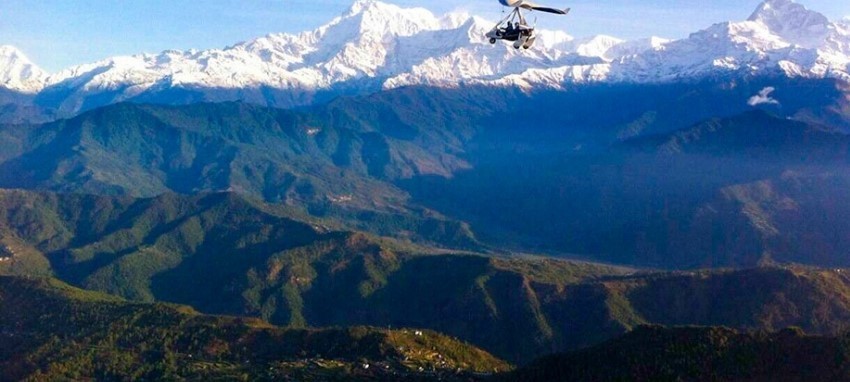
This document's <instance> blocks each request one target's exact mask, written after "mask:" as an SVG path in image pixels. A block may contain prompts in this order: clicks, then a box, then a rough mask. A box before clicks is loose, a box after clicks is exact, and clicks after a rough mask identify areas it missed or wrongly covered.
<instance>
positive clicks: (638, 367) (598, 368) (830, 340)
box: [496, 326, 850, 382]
mask: <svg viewBox="0 0 850 382" xmlns="http://www.w3.org/2000/svg"><path fill="white" fill-rule="evenodd" d="M848 341H850V338H848V337H847V336H841V337H820V336H807V335H805V334H803V332H802V331H801V330H799V329H793V328H791V329H784V330H781V331H779V332H775V333H767V332H752V333H750V332H738V331H735V330H732V329H728V328H722V327H677V328H663V327H658V326H641V327H639V328H637V329H635V330H634V331H632V332H630V333H629V334H626V335H624V336H622V337H620V338H617V339H615V340H612V341H609V342H606V343H604V344H601V345H598V346H594V347H592V348H589V349H584V350H580V351H576V352H572V353H566V354H561V355H554V356H550V357H545V358H543V359H541V360H538V361H536V362H534V363H532V364H530V365H528V366H526V367H523V368H521V369H519V370H516V371H515V372H512V373H509V374H506V375H503V376H499V377H498V378H496V380H504V381H529V382H533V381H547V382H549V381H845V380H848V379H850V347H848V344H850V342H848Z"/></svg>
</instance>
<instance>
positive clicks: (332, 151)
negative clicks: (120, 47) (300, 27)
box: [0, 103, 477, 247]
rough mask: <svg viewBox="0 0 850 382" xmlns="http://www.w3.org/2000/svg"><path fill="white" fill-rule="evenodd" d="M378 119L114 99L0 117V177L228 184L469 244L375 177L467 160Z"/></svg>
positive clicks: (6, 182) (125, 184)
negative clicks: (34, 122)
mask: <svg viewBox="0 0 850 382" xmlns="http://www.w3.org/2000/svg"><path fill="white" fill-rule="evenodd" d="M382 129H388V127H386V126H383V125H381V124H379V123H377V122H376V123H371V122H369V121H359V120H356V119H353V117H345V118H337V117H335V116H334V115H328V116H316V115H313V114H306V113H299V112H293V111H285V110H279V109H272V108H264V107H259V106H252V105H247V104H240V103H224V104H197V105H190V106H184V107H166V106H145V105H135V104H119V105H114V106H110V107H106V108H103V109H98V110H94V111H90V112H87V113H84V114H82V115H79V116H77V117H75V118H72V119H67V120H60V121H56V122H51V123H47V124H43V125H39V126H31V127H27V128H23V127H20V126H15V125H9V126H0V138H2V139H0V141H2V143H0V144H2V145H3V146H2V147H0V148H2V149H4V150H3V151H4V152H3V154H0V187H4V188H20V189H31V190H33V189H35V190H50V191H55V192H82V193H91V194H100V195H127V196H134V197H153V196H157V195H160V194H163V193H180V194H196V193H203V192H224V191H229V192H237V193H240V194H243V195H246V196H248V197H251V198H253V199H258V200H264V201H267V202H272V203H276V204H281V205H284V206H288V207H289V208H293V209H297V210H299V211H301V212H303V213H309V214H310V215H313V216H320V217H327V218H334V219H336V220H340V221H343V222H345V223H347V224H349V225H351V226H352V227H354V228H358V229H366V230H370V231H373V232H376V233H379V234H385V235H393V236H400V237H405V238H413V239H418V240H421V241H432V242H433V241H437V242H441V243H445V244H451V245H454V246H456V247H475V246H477V243H476V242H475V239H474V237H473V236H472V234H471V232H469V230H468V228H467V227H465V226H464V225H463V224H462V223H460V222H457V221H452V220H450V219H446V218H445V217H442V216H441V215H440V214H438V213H436V212H434V211H431V210H427V209H424V208H422V207H421V206H417V205H413V204H411V203H409V200H408V199H409V197H408V195H407V193H406V192H404V191H402V190H400V189H399V188H398V187H396V186H394V185H393V184H392V183H390V182H388V181H387V180H389V179H393V178H395V177H399V176H412V175H414V174H419V175H422V174H442V175H447V174H451V173H452V172H454V171H455V170H456V169H459V168H464V167H466V166H468V165H467V164H465V162H464V161H463V160H462V159H460V158H459V157H457V156H456V155H454V154H452V152H456V151H457V149H454V148H452V147H450V146H451V144H450V143H447V142H450V141H451V139H449V140H448V141H446V140H445V139H444V140H436V139H426V138H421V139H419V140H416V141H415V142H414V141H410V140H409V139H407V138H404V137H394V136H393V135H392V133H391V132H384V131H382ZM444 138H445V137H444ZM446 139H448V138H446Z"/></svg>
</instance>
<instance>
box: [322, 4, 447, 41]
mask: <svg viewBox="0 0 850 382" xmlns="http://www.w3.org/2000/svg"><path fill="white" fill-rule="evenodd" d="M440 24H441V23H440V20H439V19H437V18H436V17H435V16H434V14H433V13H431V12H430V11H428V10H427V9H424V8H401V7H399V6H397V5H394V4H387V3H383V2H380V1H375V0H357V1H355V2H354V4H353V5H352V6H351V8H349V10H348V12H346V13H345V14H343V15H342V16H341V17H339V18H337V19H335V20H334V21H332V22H331V23H330V25H328V27H332V26H335V25H344V26H345V27H346V28H350V29H347V30H344V32H346V34H349V33H350V32H359V33H375V34H378V35H381V36H383V35H394V36H412V35H414V34H416V33H419V32H421V31H425V30H434V29H438V28H439V27H440Z"/></svg>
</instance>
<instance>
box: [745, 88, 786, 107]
mask: <svg viewBox="0 0 850 382" xmlns="http://www.w3.org/2000/svg"><path fill="white" fill-rule="evenodd" d="M774 90H776V88H774V87H773V86H768V87H766V88H764V89H761V91H760V92H759V94H756V95H754V96H752V97H750V100H749V101H747V105H750V106H756V105H763V104H768V105H779V101H777V100H775V99H773V98H770V93H773V91H774Z"/></svg>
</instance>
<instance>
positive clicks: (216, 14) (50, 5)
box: [0, 0, 850, 71]
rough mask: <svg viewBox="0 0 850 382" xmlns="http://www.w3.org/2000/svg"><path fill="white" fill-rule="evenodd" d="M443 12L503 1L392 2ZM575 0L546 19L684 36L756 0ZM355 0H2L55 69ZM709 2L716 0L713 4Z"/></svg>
mask: <svg viewBox="0 0 850 382" xmlns="http://www.w3.org/2000/svg"><path fill="white" fill-rule="evenodd" d="M384 1H385V2H389V3H394V4H398V5H401V6H405V7H409V6H420V7H425V8H428V9H430V10H431V11H433V12H434V13H437V14H443V13H446V12H449V11H453V10H463V11H466V12H469V13H472V14H477V15H480V16H483V17H486V18H489V19H492V20H495V19H497V18H498V17H499V16H500V12H501V9H502V8H501V6H500V5H499V4H498V2H497V1H496V0H462V1H447V0H431V1H423V0H384ZM538 1H539V2H540V3H542V4H546V5H552V6H557V7H565V6H570V7H572V8H573V12H572V14H570V15H569V16H567V17H555V16H549V15H540V16H538V26H539V27H541V28H545V29H561V30H564V31H566V32H567V33H569V34H571V35H573V36H578V37H581V36H589V35H594V34H609V35H613V36H617V37H621V38H637V37H647V36H652V35H655V36H661V37H668V38H679V37H685V36H687V34H688V33H689V32H693V31H696V30H698V29H702V28H704V27H706V26H708V25H711V24H712V23H715V22H720V21H727V20H743V19H745V18H746V17H747V16H749V14H750V13H751V12H752V11H753V9H755V7H756V6H757V5H758V4H759V1H758V0H713V1H711V2H710V3H709V2H706V1H705V0H701V1H697V0H677V1H673V0H620V1H593V0H538ZM352 2H353V0H202V1H198V0H194V1H188V0H86V1H82V0H79V1H78V0H73V1H68V0H39V1H31V0H0V20H2V22H0V44H10V45H14V46H17V47H18V48H20V49H21V50H23V51H24V53H25V54H27V55H28V56H29V57H30V59H32V60H33V61H34V62H35V63H36V64H38V65H39V66H41V67H43V68H44V69H46V70H48V71H57V70H59V69H63V68H66V67H69V66H72V65H76V64H82V63H86V62H92V61H95V60H98V59H102V58H106V57H109V56H115V55H124V54H134V53H140V52H148V53H154V52H159V51H162V50H165V49H181V50H182V49H189V48H196V49H209V48H222V47H225V46H228V45H232V44H234V43H236V42H240V41H244V40H248V39H251V38H254V37H258V36H262V35H265V34H268V33H277V32H300V31H304V30H310V29H313V28H315V27H317V26H320V25H322V24H324V23H326V22H328V21H330V20H331V19H332V18H334V17H335V16H337V15H339V14H340V13H342V12H344V11H345V10H346V9H348V7H349V6H350V4H351V3H352ZM799 2H800V3H802V4H804V5H806V6H807V7H808V8H810V9H815V10H817V11H820V12H822V13H824V14H826V15H827V16H829V17H830V18H831V19H838V18H841V17H846V16H850V1H847V0H799ZM707 4H710V6H709V5H707Z"/></svg>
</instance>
